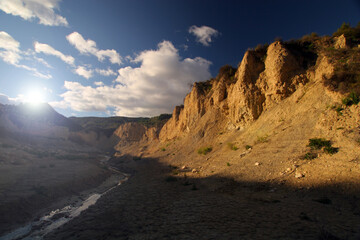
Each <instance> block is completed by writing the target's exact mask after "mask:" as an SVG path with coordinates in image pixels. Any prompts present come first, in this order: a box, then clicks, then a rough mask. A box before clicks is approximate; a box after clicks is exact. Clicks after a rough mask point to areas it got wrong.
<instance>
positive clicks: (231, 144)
mask: <svg viewBox="0 0 360 240" xmlns="http://www.w3.org/2000/svg"><path fill="white" fill-rule="evenodd" d="M227 145H228V147H229V148H230V149H231V150H233V151H236V150H238V149H239V148H238V147H237V146H235V144H233V143H227Z"/></svg>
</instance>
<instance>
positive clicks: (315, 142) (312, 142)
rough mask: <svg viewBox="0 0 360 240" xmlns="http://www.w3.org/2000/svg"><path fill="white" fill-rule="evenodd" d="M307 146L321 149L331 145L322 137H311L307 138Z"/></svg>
mask: <svg viewBox="0 0 360 240" xmlns="http://www.w3.org/2000/svg"><path fill="white" fill-rule="evenodd" d="M308 147H310V148H311V149H322V148H323V147H331V143H330V141H329V140H325V139H323V138H311V139H309V145H308Z"/></svg>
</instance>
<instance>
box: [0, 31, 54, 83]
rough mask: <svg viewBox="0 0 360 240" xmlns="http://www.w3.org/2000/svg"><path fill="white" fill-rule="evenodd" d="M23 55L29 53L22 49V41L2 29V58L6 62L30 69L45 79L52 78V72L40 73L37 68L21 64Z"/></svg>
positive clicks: (0, 40)
mask: <svg viewBox="0 0 360 240" xmlns="http://www.w3.org/2000/svg"><path fill="white" fill-rule="evenodd" d="M23 55H27V53H26V52H22V51H21V50H20V43H19V42H18V41H16V40H15V39H14V38H13V37H12V36H10V34H8V33H7V32H4V31H0V58H1V59H2V60H3V61H4V62H6V63H8V64H11V65H13V66H15V67H18V68H22V69H25V70H27V71H30V72H32V74H33V75H34V76H36V77H40V78H45V79H49V78H52V76H51V75H50V74H43V73H40V72H39V71H38V70H37V69H36V68H33V67H29V66H26V65H24V64H20V63H19V62H20V60H21V59H22V58H23Z"/></svg>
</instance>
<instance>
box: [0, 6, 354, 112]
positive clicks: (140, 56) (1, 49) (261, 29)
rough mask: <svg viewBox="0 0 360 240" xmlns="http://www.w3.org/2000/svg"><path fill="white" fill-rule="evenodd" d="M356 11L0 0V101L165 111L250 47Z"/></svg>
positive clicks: (334, 24)
mask: <svg viewBox="0 0 360 240" xmlns="http://www.w3.org/2000/svg"><path fill="white" fill-rule="evenodd" d="M359 21H360V3H359V1H341V2H339V1H316V0H313V1H295V0H294V1H289V0H287V1H210V0H207V1H200V0H197V1H188V0H183V1H175V0H174V1H170V0H167V1H165V0H162V1H158V0H157V1H154V0H142V1H139V0H131V1H130V0H128V1H122V0H103V1H100V0H76V1H73V0H0V70H1V75H0V102H2V103H19V102H22V101H46V102H49V103H50V104H51V105H52V106H53V107H54V108H55V109H56V110H57V111H58V112H60V113H62V114H64V115H66V116H71V115H75V116H113V115H121V116H154V115H159V114H160V113H165V112H167V113H170V112H172V109H173V108H174V106H175V105H179V104H182V102H183V99H184V97H185V95H186V94H187V93H188V92H189V90H190V86H191V84H192V83H193V82H195V81H204V80H207V79H209V78H210V77H212V76H215V75H216V74H217V71H218V69H219V68H220V67H221V66H222V65H225V64H231V65H233V66H237V64H238V63H239V62H240V61H241V59H242V56H243V54H244V52H245V51H246V50H247V49H248V48H251V47H255V46H256V45H257V44H259V43H271V42H272V41H273V40H274V39H275V38H276V37H281V38H282V39H284V40H289V39H292V38H299V37H301V36H303V35H305V34H308V33H311V32H317V33H318V34H319V35H331V34H332V32H334V31H335V30H336V29H337V28H338V27H339V26H340V25H341V23H343V22H348V23H350V24H351V25H353V26H355V25H356V24H357V23H358V22H359Z"/></svg>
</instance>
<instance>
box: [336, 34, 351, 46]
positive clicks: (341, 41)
mask: <svg viewBox="0 0 360 240" xmlns="http://www.w3.org/2000/svg"><path fill="white" fill-rule="evenodd" d="M348 47H349V44H348V41H347V39H346V37H345V36H344V34H342V35H341V36H339V37H336V38H335V43H334V48H335V49H341V48H348Z"/></svg>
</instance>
